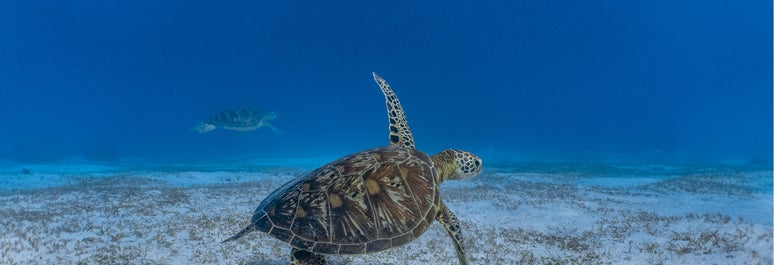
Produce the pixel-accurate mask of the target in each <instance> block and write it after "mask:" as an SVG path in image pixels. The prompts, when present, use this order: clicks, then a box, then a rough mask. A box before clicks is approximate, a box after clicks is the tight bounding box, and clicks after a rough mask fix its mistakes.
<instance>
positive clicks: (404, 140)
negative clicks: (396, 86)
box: [373, 73, 414, 148]
mask: <svg viewBox="0 0 774 265" xmlns="http://www.w3.org/2000/svg"><path fill="white" fill-rule="evenodd" d="M373 74H374V81H376V83H377V84H379V87H380V88H381V89H382V93H384V99H385V100H386V101H387V116H388V118H389V119H390V145H398V146H401V147H409V148H414V136H412V135H411V129H409V126H408V121H406V114H405V113H403V108H402V107H401V106H400V102H399V101H398V96H396V95H395V93H394V92H392V89H391V88H390V85H389V84H387V81H384V78H382V77H381V76H379V75H377V74H376V73H373Z"/></svg>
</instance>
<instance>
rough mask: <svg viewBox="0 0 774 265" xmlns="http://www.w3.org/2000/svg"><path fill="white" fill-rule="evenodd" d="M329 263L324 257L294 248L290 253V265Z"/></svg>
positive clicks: (321, 264)
mask: <svg viewBox="0 0 774 265" xmlns="http://www.w3.org/2000/svg"><path fill="white" fill-rule="evenodd" d="M325 264H328V262H327V261H326V260H325V257H324V256H323V255H320V254H317V253H312V252H309V251H306V250H301V249H298V248H293V250H291V251H290V265H325Z"/></svg>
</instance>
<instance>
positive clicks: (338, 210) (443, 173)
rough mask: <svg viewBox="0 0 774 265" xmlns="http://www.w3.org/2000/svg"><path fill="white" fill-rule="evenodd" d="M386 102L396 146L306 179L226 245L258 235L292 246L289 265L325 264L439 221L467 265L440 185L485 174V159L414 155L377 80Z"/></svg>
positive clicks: (268, 202) (400, 116) (454, 153)
mask: <svg viewBox="0 0 774 265" xmlns="http://www.w3.org/2000/svg"><path fill="white" fill-rule="evenodd" d="M374 79H375V80H376V83H378V84H379V86H380V87H381V89H382V92H383V93H384V97H385V99H386V100H387V113H388V118H389V121H390V124H389V139H390V145H389V146H385V147H379V148H374V149H370V150H365V151H362V152H359V153H355V154H351V155H348V156H345V157H343V158H340V159H338V160H336V161H333V162H331V163H329V164H327V165H324V166H322V167H320V168H318V169H316V170H314V171H312V172H309V173H306V174H304V175H301V176H299V177H297V178H295V179H293V180H291V181H290V182H288V183H285V184H284V185H282V187H280V188H279V189H277V190H275V191H274V192H272V193H271V194H270V195H269V196H268V197H266V198H265V199H264V200H263V201H262V202H261V204H260V205H258V208H257V209H256V210H255V213H254V215H253V218H252V220H251V224H250V225H249V226H247V227H246V228H245V229H243V230H242V231H239V233H237V234H236V235H234V236H232V237H231V238H229V239H226V240H225V241H223V242H228V241H232V240H236V239H238V238H240V237H242V236H244V235H245V234H247V233H250V232H252V231H254V230H258V231H261V232H266V233H268V234H269V235H271V236H273V237H275V238H277V239H279V240H282V241H285V242H287V243H288V244H290V245H291V246H292V247H293V249H292V251H291V253H290V260H291V264H326V260H325V257H324V256H323V254H339V255H341V254H365V253H372V252H377V251H381V250H385V249H389V248H392V247H397V246H401V245H404V244H406V243H408V242H411V241H412V240H415V239H417V238H419V236H421V235H422V234H423V233H424V232H425V231H426V230H427V228H428V226H430V224H431V223H433V221H434V220H437V221H439V222H440V223H441V224H443V226H444V228H446V231H447V232H448V234H449V236H450V237H451V239H452V242H453V243H454V248H455V250H456V252H457V258H458V259H459V262H460V263H461V264H467V260H466V258H465V251H464V248H463V246H462V233H461V230H460V227H459V222H458V221H457V217H456V216H455V215H454V213H452V212H451V211H450V210H449V208H447V207H446V205H444V203H443V201H441V196H440V194H439V191H440V188H439V186H438V185H440V184H441V182H443V181H444V180H454V179H465V178H469V177H473V176H476V175H478V174H479V172H481V167H482V162H481V159H480V158H478V157H476V156H475V155H473V154H471V153H468V152H464V151H458V150H452V149H447V150H444V151H441V152H440V153H438V154H436V155H433V156H432V157H431V156H428V155H427V154H425V153H423V152H421V151H419V150H416V149H414V137H413V136H412V135H411V130H409V126H408V123H407V122H406V117H405V115H404V113H403V108H401V106H400V102H398V97H397V96H395V93H393V92H392V89H390V86H389V85H388V84H387V82H385V81H384V79H382V78H381V77H379V76H378V75H377V74H376V73H374Z"/></svg>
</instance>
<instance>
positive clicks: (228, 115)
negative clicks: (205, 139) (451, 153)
mask: <svg viewBox="0 0 774 265" xmlns="http://www.w3.org/2000/svg"><path fill="white" fill-rule="evenodd" d="M263 119H264V114H263V112H261V111H258V110H255V109H251V108H234V109H227V110H224V111H221V112H218V113H216V114H215V115H212V116H210V117H209V118H207V120H206V121H205V122H206V123H209V124H213V125H215V126H219V127H232V128H246V127H253V126H256V125H258V124H259V123H260V122H261V121H262V120H263Z"/></svg>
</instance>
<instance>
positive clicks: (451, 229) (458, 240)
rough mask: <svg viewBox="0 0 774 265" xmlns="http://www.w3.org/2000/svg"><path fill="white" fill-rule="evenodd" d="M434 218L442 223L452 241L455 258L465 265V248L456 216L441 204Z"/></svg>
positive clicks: (466, 262)
mask: <svg viewBox="0 0 774 265" xmlns="http://www.w3.org/2000/svg"><path fill="white" fill-rule="evenodd" d="M436 219H437V220H438V222H441V224H443V227H444V228H446V232H448V233H449V236H450V237H451V239H452V242H454V250H455V251H457V258H458V259H459V260H460V265H467V264H468V260H467V259H466V258H465V248H464V247H463V246H462V230H460V224H459V221H458V220H457V216H456V215H454V213H452V212H451V210H449V208H447V207H446V205H444V204H441V210H440V211H439V213H438V217H437V218H436Z"/></svg>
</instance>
